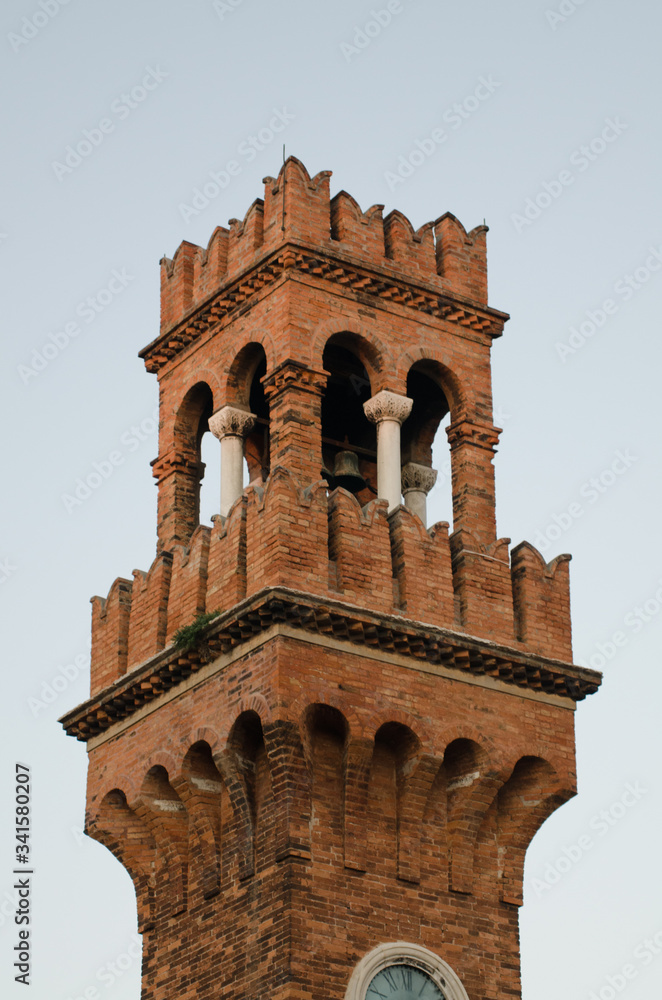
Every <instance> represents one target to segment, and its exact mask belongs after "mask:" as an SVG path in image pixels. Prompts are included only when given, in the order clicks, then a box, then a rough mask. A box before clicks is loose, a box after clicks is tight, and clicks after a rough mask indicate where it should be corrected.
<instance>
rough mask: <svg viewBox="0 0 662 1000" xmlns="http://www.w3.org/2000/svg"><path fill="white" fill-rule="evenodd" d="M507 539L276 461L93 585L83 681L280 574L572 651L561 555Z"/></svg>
mask: <svg viewBox="0 0 662 1000" xmlns="http://www.w3.org/2000/svg"><path fill="white" fill-rule="evenodd" d="M509 541H510V540H509V539H499V540H498V541H497V542H495V543H494V544H492V545H491V546H487V547H486V546H481V544H480V543H479V542H478V541H476V539H475V538H472V537H471V535H470V534H469V533H467V532H465V533H463V535H462V536H460V535H458V534H453V535H452V536H450V537H449V534H448V524H447V523H446V522H439V523H437V524H435V525H433V526H432V527H431V528H430V529H426V528H425V527H424V525H423V524H422V522H421V520H420V518H419V517H417V516H416V515H415V514H414V513H412V512H411V511H410V510H408V509H407V508H406V507H405V506H398V507H396V508H395V509H394V510H392V511H391V512H390V513H389V512H388V505H387V503H386V501H385V500H373V501H371V502H370V503H368V504H367V505H366V506H365V507H363V508H361V507H360V505H359V503H358V501H357V499H356V497H354V496H353V495H352V494H350V493H349V492H347V491H346V490H344V489H342V488H337V489H335V490H332V491H330V490H329V488H328V484H327V483H326V482H324V481H320V482H318V483H314V484H312V485H311V486H309V487H307V488H301V486H300V485H299V484H298V483H297V481H296V479H295V477H294V476H293V475H292V473H290V472H289V471H288V470H286V469H283V468H277V469H275V470H274V471H273V472H272V474H271V475H270V476H269V478H268V479H267V481H266V483H265V485H264V487H255V486H253V487H250V488H249V489H247V490H246V491H245V493H244V494H243V495H242V496H241V497H240V498H239V499H238V500H237V501H236V502H235V504H234V505H233V507H232V509H231V510H230V512H229V515H228V516H227V517H226V518H224V517H220V516H219V517H217V518H216V519H215V521H214V523H213V525H212V526H211V528H209V527H206V526H204V525H200V526H199V527H198V528H197V529H196V531H195V532H194V533H193V535H192V537H191V540H190V543H189V545H188V546H176V547H174V548H173V550H172V552H162V553H160V554H159V555H158V556H157V557H156V559H155V560H154V562H153V564H152V566H151V567H150V569H149V571H148V572H147V573H143V572H141V571H139V570H136V571H134V574H133V581H129V580H127V579H120V580H116V581H115V583H114V584H113V586H112V587H111V590H110V593H109V594H108V597H107V598H105V599H102V598H99V597H95V598H93V602H92V603H93V622H92V694H94V695H96V694H97V693H98V692H100V691H102V690H103V689H104V688H105V687H107V686H108V685H110V684H113V683H115V682H116V681H117V680H118V679H120V678H121V677H124V676H125V675H127V674H129V673H130V672H131V671H132V670H134V669H136V668H137V667H140V666H141V665H142V664H144V663H145V662H147V661H148V660H149V659H150V658H151V657H154V656H156V655H157V654H158V653H160V652H161V651H163V650H165V649H167V648H168V646H169V644H170V642H171V640H172V637H173V635H174V633H175V632H176V630H177V629H178V628H180V627H181V626H182V625H188V624H190V623H191V622H192V621H193V620H194V619H195V618H196V616H197V615H199V614H201V613H203V612H205V611H218V612H221V613H224V612H227V611H229V610H230V609H232V608H233V607H234V606H235V605H237V604H239V603H240V602H242V601H243V600H245V599H246V598H250V597H253V596H254V595H255V594H257V593H259V592H262V591H263V590H264V589H265V588H269V587H273V588H278V587H282V586H286V587H290V588H293V589H294V590H296V591H299V592H301V593H306V594H309V595H312V596H314V597H315V598H317V599H319V600H321V601H322V602H323V601H324V600H334V601H340V602H344V603H347V604H348V605H351V606H353V607H364V608H368V609H370V611H373V612H381V613H384V614H387V615H389V616H398V617H400V618H403V619H406V620H410V621H412V622H418V623H423V624H427V625H430V626H435V627H440V628H444V629H448V630H452V631H456V632H459V633H466V634H468V635H471V636H474V637H480V638H481V639H486V640H488V641H490V642H495V643H498V644H500V645H503V646H509V647H512V648H513V649H515V650H520V651H522V652H528V653H532V654H535V655H536V656H543V657H548V658H550V659H554V660H558V661H563V662H565V663H570V662H571V660H572V649H571V636H570V595H569V579H568V561H569V559H570V557H569V556H567V555H562V556H558V557H557V558H556V559H555V560H553V561H552V562H551V563H549V564H547V563H546V562H545V560H544V559H543V557H542V556H541V555H540V553H539V552H538V551H537V550H536V549H535V548H534V547H533V546H532V545H530V544H529V543H528V542H523V543H522V544H521V545H519V546H517V548H515V549H514V550H513V552H512V554H511V555H510V556H509Z"/></svg>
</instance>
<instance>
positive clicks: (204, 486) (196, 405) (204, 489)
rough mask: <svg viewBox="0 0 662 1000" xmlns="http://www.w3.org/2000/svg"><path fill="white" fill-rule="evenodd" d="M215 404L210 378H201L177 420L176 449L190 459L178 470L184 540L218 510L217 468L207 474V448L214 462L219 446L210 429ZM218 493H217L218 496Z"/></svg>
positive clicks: (187, 397) (177, 498)
mask: <svg viewBox="0 0 662 1000" xmlns="http://www.w3.org/2000/svg"><path fill="white" fill-rule="evenodd" d="M213 408H214V400H213V396H212V391H211V389H210V388H209V386H208V385H207V383H206V382H198V383H196V385H194V386H193V387H192V388H191V389H189V391H188V392H187V393H186V395H185V397H184V399H183V400H182V403H181V405H180V407H179V410H178V412H177V417H176V420H175V441H174V445H175V452H176V453H177V454H179V455H183V456H185V458H186V459H187V461H186V464H185V468H184V469H182V470H181V471H178V472H177V473H176V476H177V477H178V489H177V490H176V496H175V504H176V508H177V513H178V514H179V516H181V517H182V518H183V520H184V522H185V525H186V528H185V530H184V532H183V535H184V540H185V541H188V539H189V538H190V537H191V535H192V534H193V532H194V531H195V529H196V528H197V526H198V525H199V524H200V520H201V513H204V518H205V519H206V520H209V519H210V518H211V514H212V513H215V512H216V511H218V482H219V479H218V475H216V476H215V477H214V469H213V468H212V469H210V470H209V473H208V474H207V475H205V464H204V462H203V451H204V455H205V458H208V459H209V461H210V465H212V466H213V464H214V458H215V454H216V451H217V448H214V444H213V442H212V435H211V434H210V433H209V417H210V416H211V414H212V411H213ZM214 494H215V496H214Z"/></svg>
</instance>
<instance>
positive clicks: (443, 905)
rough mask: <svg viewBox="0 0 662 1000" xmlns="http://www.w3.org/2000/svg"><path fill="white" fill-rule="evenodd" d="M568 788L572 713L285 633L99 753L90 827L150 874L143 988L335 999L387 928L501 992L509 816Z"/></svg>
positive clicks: (515, 819) (512, 848)
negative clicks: (115, 802)
mask: <svg viewBox="0 0 662 1000" xmlns="http://www.w3.org/2000/svg"><path fill="white" fill-rule="evenodd" d="M238 719H243V720H244V723H242V722H241V721H240V722H239V723H237V720H238ZM191 747H197V750H194V751H191ZM533 758H535V760H533ZM518 761H520V763H519V764H518V763H517V762H518ZM361 762H362V766H361ZM148 773H149V775H151V776H148ZM574 786H575V776H574V737H573V712H572V711H569V710H568V709H566V708H563V707H556V706H555V705H552V704H550V703H549V700H548V701H547V703H545V701H543V700H539V701H537V700H533V699H531V698H526V697H522V696H521V694H520V693H519V692H518V691H516V690H515V691H512V693H511V692H505V691H504V690H503V689H499V688H498V686H497V687H494V686H492V687H487V686H479V685H476V684H471V683H465V682H461V681H455V680H451V679H448V678H445V677H440V676H437V675H435V674H434V673H428V672H426V671H425V670H422V669H420V668H414V669H407V668H406V667H404V666H402V665H400V664H399V663H383V662H380V661H379V660H375V659H367V658H365V657H361V656H359V655H358V654H356V653H353V652H352V651H351V648H348V649H346V650H345V651H343V652H339V651H338V650H336V649H326V648H323V647H321V646H319V645H315V646H311V645H310V644H309V643H307V642H305V641H303V640H299V639H294V638H287V637H280V638H274V639H272V640H271V641H269V642H267V643H266V645H264V646H262V647H261V648H259V649H257V650H255V651H254V652H253V653H251V654H249V655H247V656H244V657H242V658H241V659H238V660H237V661H235V662H234V663H232V664H230V665H228V666H226V667H225V668H223V669H220V670H219V671H218V673H216V674H215V675H214V677H213V679H212V678H210V679H209V680H207V681H203V682H202V683H201V684H200V685H199V686H197V687H195V688H194V689H193V690H190V691H188V692H187V693H185V694H182V695H180V696H179V697H174V698H173V699H172V700H170V701H168V702H167V703H165V704H161V706H160V707H158V708H157V709H156V711H153V712H152V713H151V714H149V715H147V716H146V717H145V718H144V719H142V720H141V721H138V722H136V723H134V724H133V725H130V726H129V728H128V729H127V730H126V731H125V732H124V733H122V734H121V735H120V736H118V737H117V738H114V739H113V738H111V739H109V740H108V741H107V742H105V743H103V744H101V745H100V746H98V747H97V748H94V749H92V750H91V753H90V776H89V794H88V826H89V829H90V832H92V834H93V835H95V836H98V837H99V839H101V840H103V841H104V842H107V843H108V846H110V848H111V849H116V848H115V845H116V844H117V843H121V844H122V845H123V846H122V848H121V849H120V850H119V851H118V852H117V853H120V854H121V855H122V857H123V860H124V863H126V864H127V865H128V867H130V868H132V873H133V874H134V877H135V878H136V880H137V881H138V882H139V890H140V891H141V892H142V894H143V897H144V896H145V890H144V883H145V882H146V881H148V880H149V875H150V873H156V875H157V877H156V881H155V884H154V888H153V889H152V890H151V898H149V899H147V900H146V901H145V899H144V898H143V903H142V905H141V917H142V926H143V928H144V929H145V968H144V975H145V981H144V992H143V1000H148V998H150V1000H151V998H155V1000H156V998H158V1000H164V998H166V997H170V996H173V995H176V996H178V997H181V998H182V1000H188V998H191V1000H193V998H194V997H195V998H196V1000H204V998H207V997H209V998H211V997H214V998H217V997H228V998H229V997H233V998H238V997H246V998H249V997H255V996H267V995H268V996H273V995H277V996H283V997H293V996H298V997H306V998H313V997H315V998H317V1000H319V998H324V1000H326V998H328V1000H331V998H334V1000H335V998H341V997H342V996H343V995H344V990H345V988H346V985H347V982H348V979H349V975H350V974H351V970H352V967H353V965H354V964H355V962H356V961H358V960H359V959H360V958H361V957H362V956H363V955H364V954H365V953H366V952H367V951H369V950H371V949H372V948H373V947H375V946H376V945H377V944H379V943H381V942H385V941H394V940H409V941H412V942H419V943H422V944H423V945H425V946H427V947H428V948H430V949H432V950H433V951H435V952H436V953H438V954H439V955H440V956H441V957H442V958H444V959H445V960H446V961H447V962H449V964H450V965H451V966H452V967H453V968H454V969H455V970H456V972H457V973H458V974H459V975H460V977H461V978H462V980H463V982H464V984H465V987H466V989H467V991H468V993H469V996H470V997H471V998H472V1000H483V998H485V1000H487V998H489V1000H496V998H497V997H499V998H501V997H503V996H504V995H517V993H518V990H519V980H518V937H517V904H518V903H519V902H520V899H521V879H522V864H523V851H522V846H523V845H522V842H521V838H520V839H519V840H518V838H517V835H516V834H517V831H518V830H522V829H525V833H526V835H525V839H526V841H527V842H528V839H529V838H530V836H532V835H533V832H535V829H536V828H537V826H538V825H539V823H540V822H542V820H543V819H544V818H545V816H546V815H547V814H548V813H549V812H551V811H552V810H553V809H554V808H555V807H556V806H557V805H558V804H559V803H560V802H561V801H563V800H564V799H565V798H566V797H567V796H568V795H571V794H572V793H573V792H574ZM113 789H119V790H120V791H121V792H122V793H124V797H125V799H126V802H127V803H128V807H125V808H124V809H123V810H122V809H119V808H118V807H115V809H114V810H112V809H110V810H109V809H108V807H106V808H105V809H103V808H101V803H102V802H103V801H104V798H105V797H106V796H107V794H108V793H109V792H111V791H112V790H113ZM116 797H117V796H116ZM109 812H111V813H112V814H113V816H115V817H116V818H115V821H114V822H115V826H114V828H113V830H112V832H110V830H109V828H112V827H113V823H112V822H111V821H110V820H109V819H108V818H107V817H108V813H109ZM99 814H100V816H99V818H97V817H98V815H99ZM120 814H121V815H120ZM117 816H120V818H119V819H117ZM122 822H124V824H125V826H124V829H125V831H126V832H125V834H124V836H122V835H121V832H120V830H121V823H122ZM118 823H119V826H118ZM357 841H358V843H357ZM127 844H128V846H127ZM150 851H151V852H152V853H151V855H150ZM357 858H358V860H357ZM147 928H149V929H147Z"/></svg>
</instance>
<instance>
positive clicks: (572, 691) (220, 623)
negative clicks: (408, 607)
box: [60, 587, 602, 742]
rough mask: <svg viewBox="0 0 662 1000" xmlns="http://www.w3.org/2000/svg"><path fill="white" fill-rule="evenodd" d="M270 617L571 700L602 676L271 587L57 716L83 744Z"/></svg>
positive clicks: (254, 633)
mask: <svg viewBox="0 0 662 1000" xmlns="http://www.w3.org/2000/svg"><path fill="white" fill-rule="evenodd" d="M276 623H283V624H287V625H289V626H290V628H292V629H295V630H299V629H300V630H301V631H302V632H309V633H316V634H318V635H328V636H330V637H333V638H335V639H341V640H345V641H348V642H351V643H354V644H356V645H358V646H367V647H369V648H371V649H378V650H381V651H382V652H386V653H398V654H399V655H401V656H406V657H412V658H413V659H416V660H422V661H426V662H428V663H436V664H441V665H442V666H444V667H445V668H446V669H447V670H450V671H452V672H455V671H457V673H458V674H459V675H467V674H468V675H473V676H487V677H492V678H495V679H497V680H499V681H501V682H502V683H505V684H508V685H514V686H516V687H520V688H528V689H531V690H534V691H539V692H543V693H547V694H551V695H556V696H557V697H561V698H567V699H569V700H570V701H571V702H577V701H582V700H583V699H584V698H585V697H586V696H587V695H589V694H594V693H595V692H596V691H597V690H598V687H599V686H600V684H601V682H602V675H601V674H599V673H598V672H597V671H595V670H588V669H586V668H584V667H578V666H575V665H573V664H570V663H563V662H562V661H560V660H553V659H548V658H546V657H542V656H537V655H535V654H530V653H526V652H524V651H522V650H519V649H513V648H509V647H507V646H501V645H499V644H497V643H493V642H490V641H488V640H485V639H480V638H477V637H475V636H470V635H467V634H465V633H463V632H457V631H452V630H450V629H444V628H439V627H437V626H433V625H425V624H423V623H417V622H411V621H409V620H406V619H404V618H400V617H398V616H396V615H388V614H377V613H372V612H367V611H365V610H363V609H360V608H356V607H354V606H352V605H349V604H344V603H343V602H341V601H332V600H331V601H330V600H325V599H324V598H316V597H314V596H312V595H310V594H305V593H301V592H299V591H295V590H290V589H288V588H285V587H274V588H267V589H265V590H263V591H260V592H259V593H257V594H254V595H253V596H252V597H250V598H248V599H246V600H245V601H242V602H241V603H240V604H237V605H235V606H234V607H233V608H232V609H231V610H229V611H227V612H224V613H223V614H221V615H219V616H218V618H215V619H214V620H213V621H212V622H210V624H209V626H208V629H207V633H206V635H205V639H204V645H205V649H204V651H203V650H201V649H199V648H198V649H192V650H189V651H188V652H182V651H181V650H178V649H175V648H174V647H173V646H169V647H168V648H167V649H164V650H163V651H162V652H160V653H158V654H157V655H156V656H153V657H152V658H151V659H150V660H148V661H147V662H146V663H143V664H141V665H140V666H138V667H135V668H134V669H133V670H131V671H130V672H129V673H128V674H126V675H124V676H123V677H120V678H118V680H117V681H115V682H114V683H113V684H112V685H110V687H107V688H106V689H105V690H104V691H101V692H99V694H98V695H96V696H95V697H94V698H90V699H88V701H86V702H84V703H83V704H82V705H79V706H78V707H77V708H75V709H73V710H72V711H71V712H68V713H67V714H66V715H64V716H62V718H61V719H60V722H61V723H62V726H63V728H64V729H65V731H66V733H67V734H68V735H69V736H75V737H76V738H77V739H79V740H82V741H83V742H87V740H89V739H91V738H92V737H93V736H97V735H98V734H99V733H101V732H103V731H104V730H106V729H108V728H109V727H110V726H112V725H113V724H114V723H115V722H118V721H119V720H121V719H126V718H128V717H130V716H131V715H133V713H134V712H136V711H137V710H138V709H140V708H142V706H143V705H145V704H146V703H147V702H150V701H152V700H154V699H155V698H157V697H159V695H161V694H162V693H163V692H165V691H168V690H169V689H170V688H173V687H175V686H177V685H178V684H179V683H180V682H181V681H183V680H185V679H186V678H188V677H190V676H191V674H194V673H196V672H197V671H199V670H200V669H201V668H202V667H203V666H204V665H205V664H206V663H208V662H210V660H211V659H213V658H214V657H216V656H218V655H220V654H223V653H228V652H230V651H232V650H234V649H237V648H238V647H240V646H242V645H243V644H245V643H246V642H248V641H249V640H250V639H252V638H253V637H254V636H257V635H260V634H261V633H263V632H265V631H266V630H267V629H269V628H270V627H271V626H272V625H274V624H276Z"/></svg>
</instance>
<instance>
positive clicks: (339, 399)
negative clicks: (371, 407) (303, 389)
mask: <svg viewBox="0 0 662 1000" xmlns="http://www.w3.org/2000/svg"><path fill="white" fill-rule="evenodd" d="M355 339H356V338H353V337H352V335H351V334H334V336H333V337H331V338H330V339H329V341H328V342H327V344H326V347H325V349H324V355H323V362H322V363H323V366H324V369H325V371H327V372H329V378H328V380H327V384H326V389H325V392H324V397H323V399H322V461H323V468H322V470H321V474H322V477H323V478H324V479H326V480H327V482H328V483H329V486H330V487H331V488H332V489H335V488H336V487H337V486H342V487H343V488H344V489H347V490H349V491H350V493H353V494H354V495H355V496H356V497H357V499H358V501H359V503H360V504H361V505H363V504H366V503H368V502H369V501H370V500H373V499H374V498H375V497H376V496H377V434H376V428H375V425H374V424H372V423H371V422H370V421H369V420H368V418H367V417H366V415H365V413H364V412H363V404H364V403H365V402H366V401H367V400H368V399H370V397H371V395H372V390H371V386H370V377H369V375H368V371H367V369H366V367H365V365H364V364H363V362H362V361H361V358H360V357H359V353H358V352H357V350H356V344H355V342H354V341H355Z"/></svg>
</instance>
